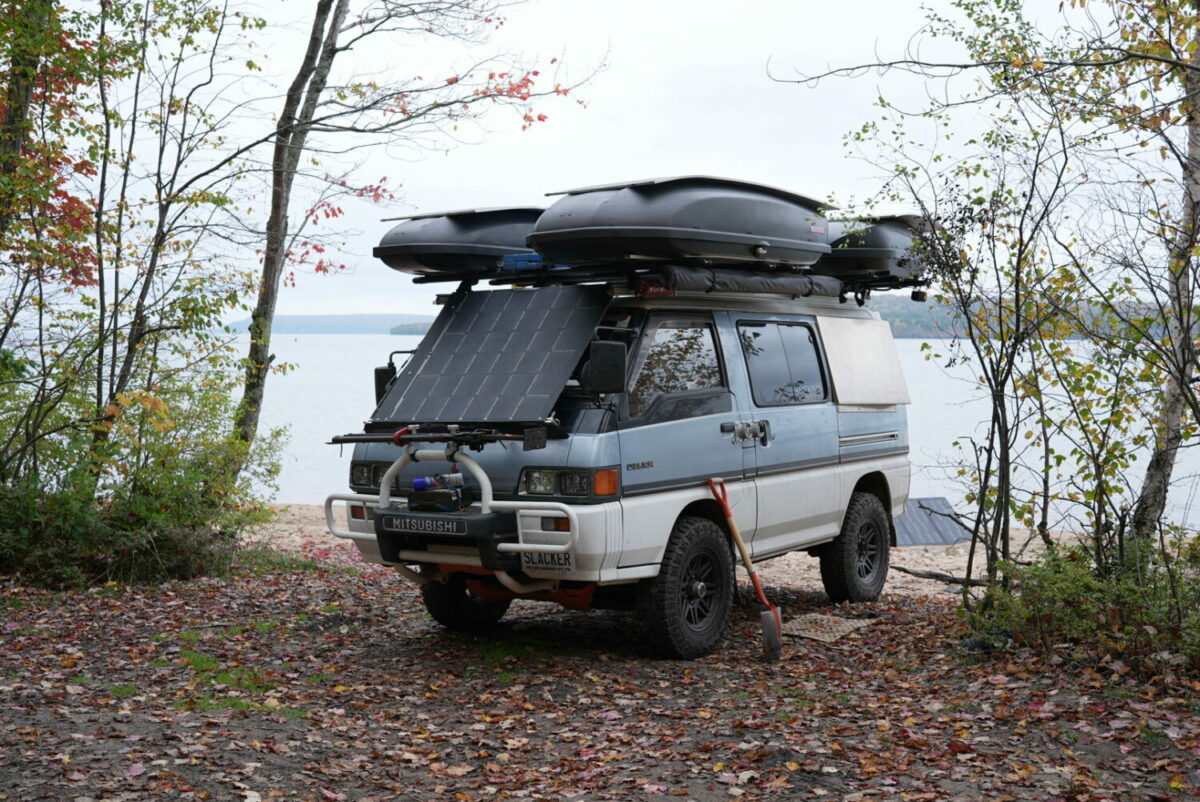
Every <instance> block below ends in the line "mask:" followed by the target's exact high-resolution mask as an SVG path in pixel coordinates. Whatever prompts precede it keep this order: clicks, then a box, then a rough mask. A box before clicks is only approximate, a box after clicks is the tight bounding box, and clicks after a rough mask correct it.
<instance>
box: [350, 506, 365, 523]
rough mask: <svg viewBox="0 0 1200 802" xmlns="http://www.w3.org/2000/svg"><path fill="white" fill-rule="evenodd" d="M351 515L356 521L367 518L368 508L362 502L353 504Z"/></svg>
mask: <svg viewBox="0 0 1200 802" xmlns="http://www.w3.org/2000/svg"><path fill="white" fill-rule="evenodd" d="M350 517H351V518H353V519H354V520H356V521H365V520H367V508H366V507H364V506H363V505H361V504H351V505H350Z"/></svg>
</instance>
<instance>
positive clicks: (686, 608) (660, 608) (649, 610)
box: [642, 516, 734, 658]
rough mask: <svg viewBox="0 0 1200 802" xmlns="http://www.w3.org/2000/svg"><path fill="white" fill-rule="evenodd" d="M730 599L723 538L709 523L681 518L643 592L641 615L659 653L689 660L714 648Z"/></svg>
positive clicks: (728, 565)
mask: <svg viewBox="0 0 1200 802" xmlns="http://www.w3.org/2000/svg"><path fill="white" fill-rule="evenodd" d="M733 596H734V576H733V555H732V554H731V553H730V550H729V540H728V539H727V538H726V537H725V533H724V532H723V531H722V530H721V528H720V527H719V526H717V525H716V524H715V523H713V522H712V521H710V520H708V519H707V518H697V517H692V516H685V517H682V518H680V519H679V520H678V521H676V522H675V528H674V529H673V530H672V531H671V539H670V540H669V541H668V542H667V550H666V554H665V555H664V556H663V561H662V566H661V567H660V568H659V572H658V576H656V577H655V578H654V579H651V580H647V582H646V583H645V584H644V586H643V596H642V611H643V615H644V616H645V617H646V619H647V620H648V622H649V624H650V628H651V630H652V632H653V634H654V636H655V637H656V639H657V640H658V643H659V645H660V646H661V648H662V650H663V651H664V652H665V653H666V654H667V655H668V656H671V657H682V658H693V657H701V656H703V655H706V654H708V653H710V652H711V651H713V650H714V649H715V648H717V645H718V644H720V642H721V638H722V637H723V636H724V634H725V626H726V625H727V624H728V623H729V616H730V613H731V611H732V609H733Z"/></svg>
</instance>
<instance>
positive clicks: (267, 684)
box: [212, 666, 275, 693]
mask: <svg viewBox="0 0 1200 802" xmlns="http://www.w3.org/2000/svg"><path fill="white" fill-rule="evenodd" d="M212 681H213V684H214V685H224V686H226V687H229V688H238V689H240V690H243V691H250V692H252V693H262V692H264V691H269V690H271V689H272V688H274V687H275V683H273V682H271V681H270V680H268V679H266V678H264V677H263V675H262V674H259V673H258V672H257V671H255V670H253V669H250V668H245V667H242V666H239V667H238V668H231V669H228V670H225V671H220V672H217V673H216V674H213V676H212Z"/></svg>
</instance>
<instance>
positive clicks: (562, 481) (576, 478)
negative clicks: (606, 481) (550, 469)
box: [558, 471, 591, 496]
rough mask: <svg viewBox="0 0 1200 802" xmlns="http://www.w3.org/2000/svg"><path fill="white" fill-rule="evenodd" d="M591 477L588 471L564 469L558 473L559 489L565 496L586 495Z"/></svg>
mask: <svg viewBox="0 0 1200 802" xmlns="http://www.w3.org/2000/svg"><path fill="white" fill-rule="evenodd" d="M589 478H590V477H589V476H588V473H587V471H563V472H562V473H560V474H559V475H558V483H559V489H560V490H561V491H562V494H563V495H564V496H586V495H587V494H588V491H589V485H591V482H589V481H588V479H589Z"/></svg>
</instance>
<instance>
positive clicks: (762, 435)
mask: <svg viewBox="0 0 1200 802" xmlns="http://www.w3.org/2000/svg"><path fill="white" fill-rule="evenodd" d="M756 425H757V426H758V442H759V443H761V444H762V445H764V446H765V445H768V444H770V442H771V441H772V440H774V439H775V435H773V434H771V422H770V421H769V420H760V421H757V422H756Z"/></svg>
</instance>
